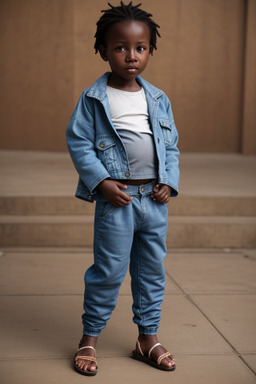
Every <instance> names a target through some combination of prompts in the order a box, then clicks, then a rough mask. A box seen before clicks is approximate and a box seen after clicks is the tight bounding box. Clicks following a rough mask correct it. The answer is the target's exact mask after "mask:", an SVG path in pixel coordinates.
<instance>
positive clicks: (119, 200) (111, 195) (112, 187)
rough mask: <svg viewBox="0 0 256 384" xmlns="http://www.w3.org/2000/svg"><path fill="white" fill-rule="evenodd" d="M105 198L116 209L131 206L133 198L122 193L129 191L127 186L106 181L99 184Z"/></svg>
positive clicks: (114, 181) (117, 182)
mask: <svg viewBox="0 0 256 384" xmlns="http://www.w3.org/2000/svg"><path fill="white" fill-rule="evenodd" d="M99 189H100V191H101V193H102V194H103V196H104V197H105V198H106V199H107V200H108V201H109V202H110V203H111V204H113V205H114V206H115V207H124V206H125V205H128V204H130V202H131V200H132V197H131V196H128V195H127V194H126V193H124V192H123V191H121V189H127V185H125V184H122V183H120V182H119V181H116V180H109V179H105V180H103V181H102V182H101V183H100V184H99Z"/></svg>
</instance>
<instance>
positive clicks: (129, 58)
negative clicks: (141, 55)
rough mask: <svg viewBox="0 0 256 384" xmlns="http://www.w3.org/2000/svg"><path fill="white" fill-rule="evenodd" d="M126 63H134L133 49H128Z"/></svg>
mask: <svg viewBox="0 0 256 384" xmlns="http://www.w3.org/2000/svg"><path fill="white" fill-rule="evenodd" d="M126 60H127V61H136V60H137V59H136V51H135V49H130V50H129V51H127V56H126Z"/></svg>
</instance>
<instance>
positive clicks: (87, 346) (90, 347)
mask: <svg viewBox="0 0 256 384" xmlns="http://www.w3.org/2000/svg"><path fill="white" fill-rule="evenodd" d="M86 348H89V349H92V350H93V351H94V353H95V356H96V350H95V348H93V347H92V346H91V345H86V346H85V347H81V348H79V349H78V350H77V352H79V351H81V350H82V349H86Z"/></svg>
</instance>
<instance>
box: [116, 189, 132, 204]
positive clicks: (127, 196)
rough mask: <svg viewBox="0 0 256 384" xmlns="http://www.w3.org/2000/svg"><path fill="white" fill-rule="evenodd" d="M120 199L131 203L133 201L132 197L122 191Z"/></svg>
mask: <svg viewBox="0 0 256 384" xmlns="http://www.w3.org/2000/svg"><path fill="white" fill-rule="evenodd" d="M119 197H121V198H122V199H123V200H125V201H128V202H130V201H131V200H132V196H129V195H127V194H126V193H124V192H122V191H120V194H119Z"/></svg>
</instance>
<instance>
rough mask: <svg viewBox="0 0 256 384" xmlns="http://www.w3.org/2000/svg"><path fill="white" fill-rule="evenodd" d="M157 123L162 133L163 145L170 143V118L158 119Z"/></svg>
mask: <svg viewBox="0 0 256 384" xmlns="http://www.w3.org/2000/svg"><path fill="white" fill-rule="evenodd" d="M159 124H160V127H161V131H162V133H163V137H164V142H165V146H168V145H171V144H172V143H173V132H172V123H171V122H170V120H166V119H159Z"/></svg>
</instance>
